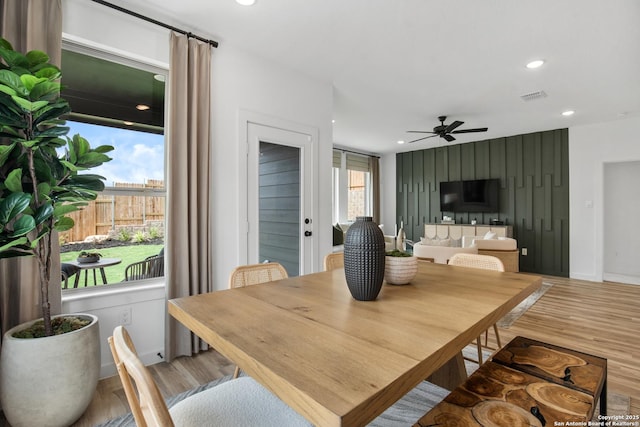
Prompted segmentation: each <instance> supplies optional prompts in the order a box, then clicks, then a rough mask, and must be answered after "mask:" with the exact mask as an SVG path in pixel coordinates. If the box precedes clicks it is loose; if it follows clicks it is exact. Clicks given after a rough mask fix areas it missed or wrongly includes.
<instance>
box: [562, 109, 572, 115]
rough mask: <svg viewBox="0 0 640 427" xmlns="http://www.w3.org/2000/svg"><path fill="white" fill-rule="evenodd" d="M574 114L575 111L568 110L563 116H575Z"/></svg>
mask: <svg viewBox="0 0 640 427" xmlns="http://www.w3.org/2000/svg"><path fill="white" fill-rule="evenodd" d="M574 113H575V111H573V110H567V111H563V112H562V115H563V116H573V114H574Z"/></svg>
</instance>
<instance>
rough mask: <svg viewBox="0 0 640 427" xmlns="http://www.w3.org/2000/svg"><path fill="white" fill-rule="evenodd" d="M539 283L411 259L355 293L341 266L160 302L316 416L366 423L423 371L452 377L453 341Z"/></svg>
mask: <svg viewBox="0 0 640 427" xmlns="http://www.w3.org/2000/svg"><path fill="white" fill-rule="evenodd" d="M541 284H542V279H541V278H540V277H538V276H533V275H528V274H523V273H501V272H495V271H487V270H479V269H470V268H464V267H453V266H449V265H443V264H433V263H420V266H419V269H418V273H417V275H416V277H415V278H414V279H413V280H412V281H411V283H410V284H408V285H405V286H394V285H388V284H384V285H383V287H382V290H381V292H380V294H379V295H378V298H377V299H376V300H375V301H357V300H355V299H354V298H353V297H352V296H351V294H350V293H349V290H348V288H347V284H346V281H345V275H344V270H343V269H338V270H333V271H328V272H321V273H314V274H308V275H304V276H299V277H292V278H288V279H284V280H279V281H276V282H270V283H266V284H261V285H253V286H249V287H245V288H236V289H229V290H223V291H217V292H212V293H207V294H201V295H196V296H190V297H185V298H177V299H172V300H170V301H169V313H170V314H171V315H172V316H173V317H174V318H176V319H177V320H178V321H179V322H181V323H182V324H183V325H185V326H186V327H187V328H188V329H190V330H191V331H193V332H194V333H195V334H196V335H197V336H199V337H200V338H202V339H203V340H205V341H206V342H207V343H209V344H210V345H211V346H212V347H213V348H215V349H216V350H217V351H218V352H220V353H221V354H223V355H224V356H226V357H227V358H229V359H230V360H232V361H233V362H234V363H236V364H238V366H239V367H240V368H241V369H242V370H243V371H244V372H245V373H247V374H248V375H250V376H251V377H253V378H254V379H255V380H257V381H258V382H260V383H261V384H262V385H264V386H265V387H266V388H267V389H269V390H271V391H272V392H273V393H274V394H276V395H277V396H278V397H279V398H280V399H282V400H283V401H284V402H286V403H287V404H288V405H289V406H291V407H292V408H294V409H295V410H296V411H298V412H299V413H300V414H302V415H303V416H304V417H306V418H307V419H308V420H309V421H310V422H312V423H313V424H315V425H317V426H361V425H366V424H367V423H368V422H370V421H371V420H373V419H374V418H375V417H376V416H378V415H379V414H381V413H382V412H383V411H384V410H385V409H387V408H388V407H390V406H391V405H393V403H395V402H396V401H397V400H398V399H400V398H401V397H402V396H404V395H405V394H406V393H407V392H409V391H410V390H411V389H413V388H414V387H415V386H416V385H418V384H419V383H420V382H422V381H423V380H425V379H427V378H429V379H430V381H432V382H435V383H437V384H440V385H442V386H445V387H447V388H449V389H453V388H455V387H456V386H457V385H458V384H460V383H461V382H462V381H463V380H464V379H465V378H466V372H465V368H464V361H463V360H462V353H461V351H462V349H463V348H464V347H465V346H467V345H468V344H469V343H471V342H472V341H473V340H474V339H475V338H476V337H477V336H479V335H480V334H481V333H482V332H484V331H485V330H486V329H487V328H489V327H491V326H492V325H493V324H494V323H496V322H497V321H498V320H499V319H500V318H501V317H503V316H504V315H505V314H507V313H508V312H509V311H510V310H511V309H513V308H514V307H515V306H516V305H517V304H518V303H520V302H521V301H522V300H524V299H525V298H526V297H527V296H528V295H530V294H531V293H532V292H534V291H535V290H536V289H538V288H539V287H540V285H541Z"/></svg>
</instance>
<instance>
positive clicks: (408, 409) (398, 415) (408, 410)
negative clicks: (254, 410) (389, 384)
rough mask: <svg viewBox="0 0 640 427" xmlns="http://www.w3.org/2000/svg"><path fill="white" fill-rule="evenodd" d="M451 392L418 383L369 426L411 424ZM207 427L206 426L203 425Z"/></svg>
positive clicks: (128, 420)
mask: <svg viewBox="0 0 640 427" xmlns="http://www.w3.org/2000/svg"><path fill="white" fill-rule="evenodd" d="M229 379H231V376H226V377H223V378H219V379H217V380H214V381H211V382H210V383H208V384H205V385H202V386H200V387H196V388H194V389H192V390H189V391H186V392H184V393H180V394H178V395H176V396H173V397H171V398H169V399H167V406H169V407H171V406H172V405H175V404H176V403H178V402H179V401H181V400H182V399H184V398H186V397H188V396H191V395H193V394H196V393H198V392H200V391H203V390H206V389H209V388H211V387H215V386H216V385H218V384H221V383H223V382H225V381H228V380H229ZM447 394H449V392H448V391H447V390H445V389H444V388H441V387H438V386H436V385H434V384H431V383H429V382H427V381H423V382H422V383H420V384H418V386H417V387H415V388H414V389H413V390H411V391H410V392H409V393H407V394H406V396H404V397H403V398H402V399H400V400H399V401H397V402H396V403H395V404H394V405H393V406H392V407H390V408H389V409H387V410H386V411H385V412H384V413H382V414H381V415H380V416H379V417H378V418H376V419H375V420H373V421H372V422H371V423H370V424H369V426H371V427H400V426H411V425H413V424H414V423H415V422H416V421H417V420H418V419H420V417H422V416H423V415H424V414H425V413H426V412H427V411H428V410H429V409H431V408H433V407H434V406H435V405H437V404H438V402H440V401H441V400H442V399H444V398H445V396H446V395H447ZM135 425H136V424H135V421H134V420H133V415H132V414H131V413H129V414H126V415H123V416H121V417H118V418H114V419H112V420H110V421H108V422H106V423H104V424H100V425H99V426H97V427H135ZM202 427H206V426H202Z"/></svg>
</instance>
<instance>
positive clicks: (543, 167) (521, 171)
mask: <svg viewBox="0 0 640 427" xmlns="http://www.w3.org/2000/svg"><path fill="white" fill-rule="evenodd" d="M568 150H569V148H568V130H567V129H559V130H554V131H547V132H539V133H535V134H527V135H516V136H510V137H507V138H497V139H494V140H488V141H479V142H475V143H467V144H459V145H449V146H446V147H438V148H434V149H427V150H421V151H420V153H421V156H422V157H421V159H420V158H406V157H404V158H402V159H403V160H402V161H401V160H398V164H397V167H398V169H407V168H408V169H410V170H411V174H421V175H422V176H421V179H422V180H420V179H417V178H416V177H414V179H413V181H412V182H413V183H414V184H416V183H417V187H414V188H413V189H412V190H411V191H413V192H415V191H419V189H420V183H422V185H424V191H425V193H426V194H425V198H424V199H423V198H422V196H421V195H418V197H417V198H414V200H417V203H416V202H413V203H412V205H414V206H411V209H413V213H411V212H408V211H407V206H408V204H407V203H406V202H403V200H405V199H404V197H405V195H406V193H407V191H408V189H407V190H404V189H405V188H406V185H405V184H407V179H408V174H407V173H404V172H402V173H400V172H398V173H397V176H398V179H399V180H402V183H401V184H402V185H399V186H398V202H397V206H399V207H400V206H404V208H403V209H404V210H402V212H401V209H398V216H399V218H400V216H402V218H408V217H409V216H412V215H413V216H414V226H413V236H412V237H413V240H417V239H418V238H419V237H420V236H422V235H423V233H424V222H425V221H426V222H434V221H435V222H439V220H440V218H441V212H440V201H439V183H440V182H441V181H451V180H457V179H462V180H468V179H482V178H500V179H501V180H502V181H501V184H502V185H501V187H502V188H501V192H500V207H501V212H499V214H498V217H499V218H500V219H503V220H507V223H508V224H509V225H513V226H514V237H516V239H518V246H519V247H520V248H525V247H526V248H527V249H528V255H527V256H521V257H520V269H521V271H529V272H535V273H540V274H550V275H558V276H567V275H568V272H569V265H568V260H569V253H568V251H569V240H568V239H569V236H568V230H569V226H568V221H569V187H568V176H569V171H568ZM415 153H418V152H414V155H415ZM399 158H401V156H400V155H399ZM407 161H410V162H411V165H410V166H408V165H407ZM418 163H419V164H420V165H422V172H420V171H419V169H420V167H417V164H418ZM473 216H474V217H477V219H478V221H479V222H480V223H485V224H486V223H488V222H489V220H490V219H491V218H495V217H496V214H485V215H476V214H473ZM418 218H419V220H418ZM460 219H462V220H463V221H464V222H468V221H469V219H472V218H470V217H469V215H468V214H466V213H458V214H456V220H458V221H459V220H460ZM418 223H419V224H418Z"/></svg>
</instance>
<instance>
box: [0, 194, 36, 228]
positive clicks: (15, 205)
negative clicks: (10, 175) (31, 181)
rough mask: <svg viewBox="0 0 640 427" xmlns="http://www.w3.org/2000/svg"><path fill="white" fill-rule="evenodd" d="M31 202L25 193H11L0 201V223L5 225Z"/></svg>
mask: <svg viewBox="0 0 640 427" xmlns="http://www.w3.org/2000/svg"><path fill="white" fill-rule="evenodd" d="M30 202H31V196H30V195H28V194H26V193H11V194H9V196H7V197H6V198H5V199H3V200H2V201H1V202H0V224H3V225H6V224H7V223H9V222H10V221H12V220H13V219H14V218H15V217H16V216H18V215H19V214H21V213H22V212H24V211H25V210H26V209H27V208H28V207H29V203H30Z"/></svg>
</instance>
